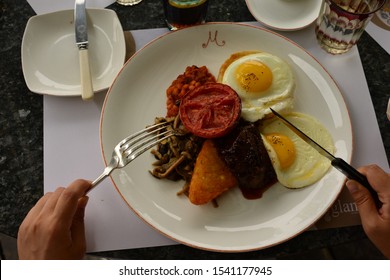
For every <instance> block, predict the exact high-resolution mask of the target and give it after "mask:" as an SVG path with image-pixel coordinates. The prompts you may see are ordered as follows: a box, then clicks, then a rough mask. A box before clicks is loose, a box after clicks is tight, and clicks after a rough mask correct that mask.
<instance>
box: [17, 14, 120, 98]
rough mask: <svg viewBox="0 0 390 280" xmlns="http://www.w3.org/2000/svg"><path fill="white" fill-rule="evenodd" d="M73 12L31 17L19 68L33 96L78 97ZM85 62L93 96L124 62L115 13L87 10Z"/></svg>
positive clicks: (107, 85)
mask: <svg viewBox="0 0 390 280" xmlns="http://www.w3.org/2000/svg"><path fill="white" fill-rule="evenodd" d="M73 13H74V11H73V10H65V11H59V12H54V13H48V14H43V15H37V16H33V17H31V18H30V19H29V20H28V22H27V26H26V29H25V31H24V35H23V40H22V68H23V74H24V79H25V81H26V84H27V86H28V88H29V89H30V90H31V91H32V92H35V93H39V94H49V95H59V96H79V95H81V82H80V66H79V54H78V48H77V46H76V40H75V28H74V21H73V17H74V16H73ZM87 24H88V40H89V61H90V69H91V76H92V84H93V89H94V92H98V91H101V90H104V89H107V88H108V87H109V86H110V85H111V83H112V81H113V80H114V78H115V77H116V75H117V74H118V72H119V70H120V69H121V68H122V66H123V63H124V62H125V55H126V47H125V39H124V35H123V29H122V25H121V24H120V22H119V19H118V17H117V15H116V13H115V12H114V11H112V10H106V9H87Z"/></svg>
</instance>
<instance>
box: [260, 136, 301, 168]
mask: <svg viewBox="0 0 390 280" xmlns="http://www.w3.org/2000/svg"><path fill="white" fill-rule="evenodd" d="M265 138H266V139H267V141H268V142H269V143H270V144H271V146H272V148H273V149H274V151H275V153H276V155H277V157H278V159H279V163H280V168H281V169H286V168H288V167H290V166H291V164H293V162H294V161H295V156H296V155H295V146H294V143H293V142H292V141H291V139H290V138H288V137H287V136H286V135H283V134H279V133H273V134H268V135H266V136H265Z"/></svg>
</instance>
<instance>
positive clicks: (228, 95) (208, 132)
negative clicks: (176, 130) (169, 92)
mask: <svg viewBox="0 0 390 280" xmlns="http://www.w3.org/2000/svg"><path fill="white" fill-rule="evenodd" d="M179 114H180V119H181V121H182V122H183V125H184V126H185V127H186V129H187V130H188V131H190V132H191V133H192V134H194V135H196V136H199V137H202V138H217V137H221V136H224V135H226V134H227V133H229V132H230V131H231V130H232V129H233V128H234V127H235V126H236V124H237V123H238V120H239V118H240V115H241V99H240V97H239V96H238V94H237V93H236V92H235V91H234V90H233V89H232V88H231V87H230V86H228V85H224V84H220V83H207V84H205V85H202V86H199V87H196V88H195V89H193V90H191V91H189V92H188V93H186V94H185V95H184V97H183V98H182V100H181V102H180V107H179Z"/></svg>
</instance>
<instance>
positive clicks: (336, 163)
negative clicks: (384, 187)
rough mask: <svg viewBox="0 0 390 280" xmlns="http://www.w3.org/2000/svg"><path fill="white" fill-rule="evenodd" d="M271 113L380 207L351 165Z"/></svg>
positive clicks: (375, 197)
mask: <svg viewBox="0 0 390 280" xmlns="http://www.w3.org/2000/svg"><path fill="white" fill-rule="evenodd" d="M270 109H271V111H272V113H273V114H274V115H275V116H277V117H278V118H279V119H281V120H282V121H283V123H284V124H285V125H286V126H287V127H288V128H290V129H291V130H292V131H293V132H294V133H295V134H296V135H298V136H299V137H300V138H301V139H302V140H304V141H305V142H306V143H308V144H309V145H310V146H311V147H313V148H314V149H315V150H316V151H318V152H319V153H320V154H321V155H323V156H325V157H326V158H327V159H329V160H330V161H331V164H332V166H333V167H335V168H336V169H337V170H339V171H340V172H342V173H343V174H344V175H345V176H347V178H348V179H352V180H355V181H357V182H358V183H360V184H361V185H363V186H364V187H365V188H367V189H368V190H369V192H370V193H371V195H372V197H373V198H374V201H375V204H376V205H377V207H378V208H380V207H381V206H382V203H381V202H380V200H379V198H378V194H377V192H376V191H375V190H374V189H373V188H372V186H371V185H370V183H369V182H368V180H367V178H366V176H364V175H363V174H361V173H360V172H359V171H357V170H356V169H355V168H353V167H352V166H351V165H349V164H348V163H347V162H346V161H344V160H343V159H341V158H337V157H335V156H334V155H332V154H331V153H330V152H329V151H327V150H326V149H325V148H324V147H322V146H321V145H320V144H318V143H317V142H316V141H314V140H313V139H311V138H310V137H309V136H307V135H306V134H305V133H303V132H302V131H301V130H300V129H299V128H297V127H296V126H294V125H293V124H292V123H291V122H289V121H288V120H286V119H285V118H284V117H283V116H281V115H280V114H279V113H277V112H276V111H275V110H273V109H272V108H270Z"/></svg>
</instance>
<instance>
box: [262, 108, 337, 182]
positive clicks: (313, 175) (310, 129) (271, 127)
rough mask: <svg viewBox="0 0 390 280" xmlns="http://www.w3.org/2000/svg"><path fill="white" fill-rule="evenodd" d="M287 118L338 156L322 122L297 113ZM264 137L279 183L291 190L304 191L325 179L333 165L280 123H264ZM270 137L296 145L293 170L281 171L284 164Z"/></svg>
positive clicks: (271, 121) (289, 168) (276, 121)
mask: <svg viewBox="0 0 390 280" xmlns="http://www.w3.org/2000/svg"><path fill="white" fill-rule="evenodd" d="M284 117H286V119H287V120H289V121H290V122H291V123H292V124H294V125H295V126H297V127H298V128H299V129H300V130H302V131H303V132H304V133H306V134H307V135H308V136H309V137H311V138H312V139H313V140H314V141H316V142H317V143H319V144H320V145H322V146H323V147H324V148H325V149H326V150H328V151H329V152H330V153H332V154H333V153H334V151H335V147H334V144H333V139H332V136H331V135H330V133H329V132H328V131H327V130H326V128H325V127H324V126H323V125H322V124H321V123H320V122H319V121H318V120H316V119H315V118H313V117H311V116H308V115H305V114H302V113H296V112H293V113H290V114H287V115H285V116H284ZM260 133H261V136H262V139H263V142H264V145H265V147H266V149H267V151H268V154H269V156H270V159H271V162H272V165H273V167H274V169H275V172H276V175H277V178H278V181H279V182H280V183H281V184H282V185H284V186H286V187H288V188H293V189H296V188H302V187H305V186H308V185H311V184H313V183H315V182H317V181H318V180H319V179H321V178H322V177H323V176H324V175H325V173H326V172H327V171H328V169H329V167H330V166H331V163H330V161H329V160H328V159H327V158H325V157H324V156H322V155H320V154H319V152H317V151H316V150H315V149H314V148H312V147H311V146H310V145H309V144H307V143H306V142H305V141H303V140H302V139H301V138H300V137H299V136H297V135H296V134H295V133H294V132H293V131H292V130H290V129H289V128H288V127H287V126H286V125H285V124H284V123H283V122H282V121H281V120H279V119H272V120H270V121H266V122H264V125H263V126H262V127H261V129H260ZM270 133H280V134H283V135H286V136H287V137H288V138H289V139H290V140H291V141H292V142H293V143H294V146H295V151H296V157H295V161H294V162H293V163H292V165H291V166H289V167H288V168H286V169H284V170H283V169H282V168H281V167H280V162H279V159H278V156H277V154H276V152H275V150H274V149H273V147H272V146H271V144H270V143H269V142H268V141H267V139H266V138H265V135H267V134H270Z"/></svg>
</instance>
